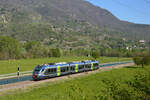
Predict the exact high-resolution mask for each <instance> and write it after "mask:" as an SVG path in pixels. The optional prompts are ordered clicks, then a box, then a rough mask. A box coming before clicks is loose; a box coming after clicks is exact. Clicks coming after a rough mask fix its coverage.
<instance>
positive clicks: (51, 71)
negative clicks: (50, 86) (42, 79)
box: [44, 68, 56, 75]
mask: <svg viewBox="0 0 150 100" xmlns="http://www.w3.org/2000/svg"><path fill="white" fill-rule="evenodd" d="M53 73H56V68H52V69H47V70H46V71H45V73H44V74H45V75H48V74H53Z"/></svg>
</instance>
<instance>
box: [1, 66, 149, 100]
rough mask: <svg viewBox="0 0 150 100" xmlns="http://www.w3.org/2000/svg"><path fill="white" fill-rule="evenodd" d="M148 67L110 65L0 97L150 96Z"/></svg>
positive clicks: (117, 99)
mask: <svg viewBox="0 0 150 100" xmlns="http://www.w3.org/2000/svg"><path fill="white" fill-rule="evenodd" d="M149 67H150V66H149ZM149 67H146V68H141V67H128V68H121V69H113V70H111V71H106V72H101V71H100V72H98V73H94V74H90V75H88V74H87V75H85V76H81V77H78V78H73V79H71V78H70V79H68V80H65V79H64V80H59V81H56V82H53V83H45V84H42V85H39V86H34V87H32V88H29V89H26V90H19V91H15V92H14V91H13V92H10V93H9V94H3V96H1V97H0V100H150V68H149Z"/></svg>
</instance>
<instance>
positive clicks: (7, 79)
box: [0, 61, 133, 85]
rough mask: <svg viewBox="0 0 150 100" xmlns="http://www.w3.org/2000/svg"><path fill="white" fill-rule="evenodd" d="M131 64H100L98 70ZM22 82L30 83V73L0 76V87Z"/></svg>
mask: <svg viewBox="0 0 150 100" xmlns="http://www.w3.org/2000/svg"><path fill="white" fill-rule="evenodd" d="M128 63H133V62H132V61H128V62H113V63H104V64H100V65H99V68H105V67H110V66H112V67H113V66H116V65H121V64H128ZM23 81H32V71H27V72H21V73H20V76H17V74H16V73H11V74H5V75H0V85H6V84H12V83H17V82H23Z"/></svg>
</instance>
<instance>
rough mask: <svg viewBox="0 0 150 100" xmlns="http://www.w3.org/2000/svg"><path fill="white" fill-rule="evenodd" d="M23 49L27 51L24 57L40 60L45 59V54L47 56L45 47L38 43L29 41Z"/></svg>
mask: <svg viewBox="0 0 150 100" xmlns="http://www.w3.org/2000/svg"><path fill="white" fill-rule="evenodd" d="M24 47H25V49H26V51H27V53H26V56H28V57H29V58H41V57H45V56H46V55H45V54H47V55H48V53H47V50H45V49H46V48H45V46H43V45H41V43H40V42H37V41H30V42H27V43H26V44H25V45H24Z"/></svg>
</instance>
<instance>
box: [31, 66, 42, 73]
mask: <svg viewBox="0 0 150 100" xmlns="http://www.w3.org/2000/svg"><path fill="white" fill-rule="evenodd" d="M41 68H42V66H37V67H35V69H34V72H33V73H34V74H38V73H39V71H40V70H41Z"/></svg>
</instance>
